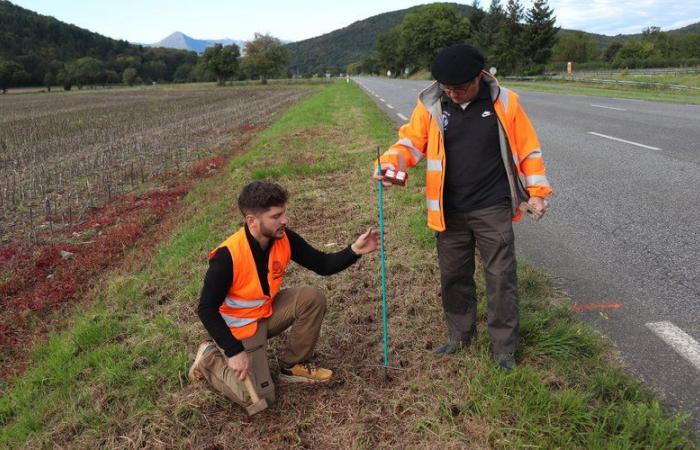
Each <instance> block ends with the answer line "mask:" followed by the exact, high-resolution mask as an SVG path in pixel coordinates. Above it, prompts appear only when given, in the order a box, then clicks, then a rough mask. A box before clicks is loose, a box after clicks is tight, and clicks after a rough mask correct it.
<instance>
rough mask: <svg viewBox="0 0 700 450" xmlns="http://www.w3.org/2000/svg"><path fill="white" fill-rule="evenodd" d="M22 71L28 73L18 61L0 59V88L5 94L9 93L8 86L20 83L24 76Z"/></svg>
mask: <svg viewBox="0 0 700 450" xmlns="http://www.w3.org/2000/svg"><path fill="white" fill-rule="evenodd" d="M22 73H24V74H26V72H25V71H24V68H23V67H22V66H20V65H19V64H17V63H16V62H14V61H6V60H2V59H0V90H2V93H3V94H6V93H7V89H8V88H10V87H13V86H17V85H18V81H21V79H22V78H23V75H21V74H22Z"/></svg>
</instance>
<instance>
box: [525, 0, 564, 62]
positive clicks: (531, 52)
mask: <svg viewBox="0 0 700 450" xmlns="http://www.w3.org/2000/svg"><path fill="white" fill-rule="evenodd" d="M556 20H557V19H556V17H554V11H553V10H552V9H550V8H549V5H548V4H547V0H535V2H534V3H533V4H532V7H531V8H530V9H529V10H528V11H527V14H526V16H525V21H526V24H527V38H526V43H527V56H528V58H529V59H530V61H532V64H534V65H535V66H539V67H540V68H541V70H539V71H540V72H542V71H544V65H545V64H547V63H548V62H549V59H550V58H551V57H552V48H553V47H554V44H556V42H557V32H558V31H559V28H558V27H555V26H554V24H555V23H556Z"/></svg>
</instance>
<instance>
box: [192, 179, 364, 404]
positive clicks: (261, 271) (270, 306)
mask: <svg viewBox="0 0 700 450" xmlns="http://www.w3.org/2000/svg"><path fill="white" fill-rule="evenodd" d="M286 205H287V193H286V191H285V190H284V189H283V188H282V187H281V186H279V185H277V184H275V183H268V182H262V181H256V182H253V183H250V184H248V185H247V186H245V187H244V188H243V191H242V192H241V194H240V196H239V197H238V207H239V209H240V210H241V213H242V214H243V217H244V220H245V225H244V226H243V227H242V228H240V229H239V230H238V231H237V232H236V233H234V234H233V235H231V236H230V237H229V238H228V239H226V240H225V241H224V242H222V243H221V244H220V245H219V246H218V247H217V248H216V249H214V250H212V251H211V252H210V253H209V269H208V270H207V273H206V275H205V278H204V287H203V289H202V293H201V297H200V301H199V307H198V308H197V313H198V315H199V318H200V319H201V321H202V323H203V324H204V327H205V328H206V329H207V331H208V332H209V334H210V336H211V337H212V338H213V340H214V342H212V341H205V342H203V343H202V344H201V345H200V346H199V350H198V351H197V356H196V358H195V361H194V363H193V364H192V367H191V368H190V371H189V377H190V379H191V380H192V381H196V380H198V379H201V378H204V379H206V380H207V381H208V382H209V383H210V384H211V385H212V386H213V387H214V388H215V389H216V390H218V391H219V392H221V393H223V394H224V395H225V396H226V397H228V398H229V399H231V400H233V401H236V402H238V403H245V402H246V401H247V399H248V393H247V392H246V389H245V387H244V384H243V380H244V379H245V378H246V376H248V375H249V374H251V373H252V368H251V361H250V357H249V355H248V353H247V352H246V351H245V350H248V351H250V348H249V345H247V344H248V341H249V340H251V339H253V337H254V336H255V337H256V339H257V335H256V333H257V334H259V331H261V330H262V331H264V330H267V331H266V332H265V334H266V335H265V336H262V342H264V341H265V340H266V339H267V338H268V337H273V336H277V335H279V334H280V333H282V332H283V331H285V330H286V329H288V328H291V329H290V332H289V333H288V336H287V345H286V346H285V347H284V348H283V349H282V350H281V352H280V353H279V365H280V374H279V379H280V380H281V381H290V382H323V381H328V380H329V379H330V378H331V376H332V375H333V372H332V371H330V370H328V369H324V368H320V367H315V366H314V365H312V364H310V363H309V361H308V359H309V358H310V357H311V354H312V353H313V350H314V347H315V345H316V341H317V340H318V336H319V333H320V331H321V322H322V321H323V316H324V314H325V312H326V298H325V296H324V294H323V292H321V291H320V290H319V289H317V288H313V287H309V286H304V287H294V288H287V289H282V281H283V279H284V274H285V271H286V268H287V265H288V263H289V261H290V260H292V261H295V262H297V263H298V264H300V265H302V266H304V267H306V268H307V269H311V270H313V271H314V272H316V273H318V274H320V275H332V274H334V273H337V272H340V271H342V270H344V269H346V268H347V267H349V266H350V265H352V264H353V263H355V261H357V260H358V259H359V257H360V256H361V255H364V254H367V253H370V252H373V251H375V250H376V249H377V247H378V234H377V232H376V231H374V230H372V229H371V228H370V229H369V230H368V231H367V232H366V233H364V234H362V235H361V236H360V237H359V238H357V240H356V241H355V242H354V243H353V244H352V245H349V246H347V247H346V248H345V249H344V250H341V251H339V252H336V253H330V254H327V253H323V252H321V251H318V250H316V249H314V248H313V247H312V246H311V245H309V244H308V243H307V242H306V241H305V240H304V239H303V238H302V237H301V236H299V235H298V234H296V233H295V232H294V231H292V230H290V229H287V223H288V219H287V212H286V208H287V207H286ZM217 346H218V348H217ZM263 355H264V350H263ZM265 361H266V360H265ZM265 369H267V365H266V364H265Z"/></svg>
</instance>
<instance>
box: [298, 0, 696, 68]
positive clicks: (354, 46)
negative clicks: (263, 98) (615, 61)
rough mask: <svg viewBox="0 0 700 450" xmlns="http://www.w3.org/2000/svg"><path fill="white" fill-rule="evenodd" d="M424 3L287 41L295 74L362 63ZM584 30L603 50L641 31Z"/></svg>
mask: <svg viewBox="0 0 700 450" xmlns="http://www.w3.org/2000/svg"><path fill="white" fill-rule="evenodd" d="M445 4H447V5H451V6H453V7H454V8H455V9H456V10H457V11H458V12H459V13H460V14H462V15H464V16H467V17H468V16H469V15H470V13H471V11H472V7H471V6H469V5H463V4H458V3H445ZM422 6H425V5H419V6H413V7H411V8H407V9H401V10H398V11H391V12H387V13H383V14H378V15H376V16H372V17H369V18H367V19H364V20H360V21H357V22H354V23H352V24H350V25H348V26H347V27H345V28H341V29H339V30H335V31H332V32H330V33H327V34H324V35H321V36H317V37H314V38H311V39H306V40H303V41H298V42H293V43H290V44H287V48H288V49H289V51H290V53H291V67H290V68H291V71H292V73H293V74H305V73H323V72H325V71H327V70H328V71H331V72H344V71H345V69H346V66H347V65H348V64H350V63H353V62H360V61H361V60H362V59H364V58H366V57H369V56H371V55H372V53H373V52H374V48H375V44H376V41H377V36H379V34H381V33H383V32H386V31H388V30H390V29H391V28H392V27H394V26H396V25H398V24H399V23H401V21H402V20H403V18H404V17H405V16H406V14H408V13H409V12H412V11H415V10H416V9H418V8H421V7H422ZM555 14H556V11H555ZM697 32H700V23H697V24H693V25H688V26H687V27H683V28H680V29H678V30H674V31H670V33H674V34H686V33H697ZM570 33H581V31H578V30H569V29H561V30H560V31H559V34H560V36H563V35H567V34H570ZM582 33H583V34H585V35H587V36H590V37H591V38H592V39H593V41H594V42H595V43H596V45H597V46H598V49H600V50H603V49H604V48H606V47H607V46H608V45H610V44H611V43H613V42H624V41H625V40H627V39H633V38H638V37H639V36H640V34H629V35H622V34H618V35H616V36H607V35H603V34H596V33H587V32H582Z"/></svg>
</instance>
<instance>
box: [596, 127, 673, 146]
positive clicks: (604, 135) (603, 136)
mask: <svg viewBox="0 0 700 450" xmlns="http://www.w3.org/2000/svg"><path fill="white" fill-rule="evenodd" d="M588 134H592V135H594V136H600V137H602V138H606V139H612V140H613V141H617V142H624V143H625V144H630V145H636V146H637V147H642V148H648V149H649V150H661V149H660V148H659V147H652V146H650V145H644V144H640V143H638V142H632V141H627V140H625V139H620V138H616V137H613V136H608V135H606V134H600V133H596V132H595V131H589V132H588Z"/></svg>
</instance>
